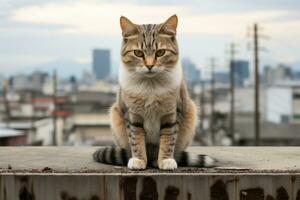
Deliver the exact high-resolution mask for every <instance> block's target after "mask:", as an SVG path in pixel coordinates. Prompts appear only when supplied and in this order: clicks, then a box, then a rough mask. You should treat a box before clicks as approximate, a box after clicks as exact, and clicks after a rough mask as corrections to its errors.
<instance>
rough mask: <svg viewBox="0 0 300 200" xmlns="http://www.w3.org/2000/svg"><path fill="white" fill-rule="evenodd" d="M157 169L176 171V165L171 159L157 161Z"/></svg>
mask: <svg viewBox="0 0 300 200" xmlns="http://www.w3.org/2000/svg"><path fill="white" fill-rule="evenodd" d="M158 167H159V169H162V170H173V169H177V163H176V161H175V160H174V159H173V158H167V159H163V160H161V161H158Z"/></svg>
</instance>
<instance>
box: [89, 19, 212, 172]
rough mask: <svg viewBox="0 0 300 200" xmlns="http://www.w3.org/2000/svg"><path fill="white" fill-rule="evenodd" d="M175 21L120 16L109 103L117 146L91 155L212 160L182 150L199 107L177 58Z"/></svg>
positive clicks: (165, 165) (159, 161) (164, 162)
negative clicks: (115, 79) (114, 91)
mask: <svg viewBox="0 0 300 200" xmlns="http://www.w3.org/2000/svg"><path fill="white" fill-rule="evenodd" d="M177 23H178V19H177V16H176V15H173V16H171V17H170V18H169V19H168V20H167V21H166V22H164V23H161V24H142V25H138V24H134V23H132V22H131V21H130V20H129V19H127V18H126V17H123V16H122V17H121V18H120V25H121V29H122V35H123V42H122V48H121V58H122V66H121V67H120V70H119V84H120V89H119V91H118V95H117V101H116V102H115V103H114V104H113V105H112V107H111V109H110V120H111V128H112V132H113V134H114V136H115V139H116V143H117V145H118V146H116V147H104V148H100V149H99V150H97V151H96V152H95V153H94V160H95V161H98V162H101V163H107V164H114V165H126V164H127V166H128V168H129V169H145V168H146V167H147V165H150V166H154V167H157V166H158V168H159V169H162V170H173V169H176V168H177V165H179V166H198V167H211V166H213V165H214V160H213V159H212V158H210V157H208V156H206V155H198V154H193V153H189V152H186V151H185V149H186V147H187V146H188V145H189V143H190V142H191V141H192V140H193V138H194V135H195V127H196V123H197V108H196V106H195V103H194V102H193V101H192V100H191V98H190V97H189V95H188V91H187V86H186V83H185V81H184V78H183V73H182V67H181V65H180V62H179V49H178V46H177V41H176V28H177Z"/></svg>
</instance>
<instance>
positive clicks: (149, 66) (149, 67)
mask: <svg viewBox="0 0 300 200" xmlns="http://www.w3.org/2000/svg"><path fill="white" fill-rule="evenodd" d="M146 67H147V68H148V69H149V70H151V69H152V67H154V65H146Z"/></svg>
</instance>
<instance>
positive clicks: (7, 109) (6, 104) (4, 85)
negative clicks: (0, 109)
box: [3, 81, 11, 127]
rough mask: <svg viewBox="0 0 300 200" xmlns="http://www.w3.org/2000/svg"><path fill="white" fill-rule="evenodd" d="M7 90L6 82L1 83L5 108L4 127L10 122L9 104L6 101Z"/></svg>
mask: <svg viewBox="0 0 300 200" xmlns="http://www.w3.org/2000/svg"><path fill="white" fill-rule="evenodd" d="M7 90H8V82H7V81H4V83H3V98H4V107H5V115H6V119H5V120H6V126H7V127H8V126H9V122H10V118H11V115H10V107H9V102H8V99H7Z"/></svg>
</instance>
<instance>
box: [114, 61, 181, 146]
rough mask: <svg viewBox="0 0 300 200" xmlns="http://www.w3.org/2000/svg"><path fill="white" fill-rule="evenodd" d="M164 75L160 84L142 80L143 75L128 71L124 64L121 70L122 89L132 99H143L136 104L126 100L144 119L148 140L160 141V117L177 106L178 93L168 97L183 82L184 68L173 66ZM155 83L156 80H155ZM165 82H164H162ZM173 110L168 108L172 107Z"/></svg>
mask: <svg viewBox="0 0 300 200" xmlns="http://www.w3.org/2000/svg"><path fill="white" fill-rule="evenodd" d="M163 73H166V74H165V75H163V76H162V77H161V78H162V81H161V80H160V81H159V84H157V85H156V84H147V83H146V82H141V77H137V78H138V80H136V79H135V78H136V77H135V75H133V74H132V73H130V72H128V71H127V70H126V68H125V67H124V66H121V68H120V70H119V84H120V86H121V88H122V91H124V92H125V93H128V94H130V96H131V99H134V97H135V96H136V97H137V98H139V99H141V101H142V103H141V104H140V105H138V106H137V105H136V104H135V103H132V102H134V101H132V102H126V104H129V106H132V107H136V108H134V109H135V110H138V113H139V114H141V115H142V117H143V119H144V128H145V131H146V133H147V138H146V140H147V142H150V143H158V141H159V132H160V125H161V123H160V119H161V117H162V116H163V115H164V114H167V113H170V112H172V110H173V108H174V106H175V107H176V95H174V94H173V95H170V96H171V98H166V96H168V94H169V93H170V92H172V91H177V89H178V88H179V87H180V84H181V82H182V68H181V66H180V65H178V66H176V67H174V68H173V70H172V71H170V72H163ZM154 83H155V82H154ZM161 83H163V84H161ZM171 108H172V110H168V109H171ZM129 109H130V108H129Z"/></svg>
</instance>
